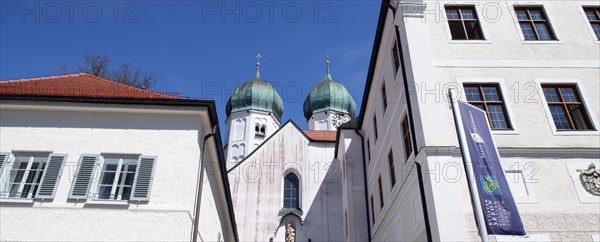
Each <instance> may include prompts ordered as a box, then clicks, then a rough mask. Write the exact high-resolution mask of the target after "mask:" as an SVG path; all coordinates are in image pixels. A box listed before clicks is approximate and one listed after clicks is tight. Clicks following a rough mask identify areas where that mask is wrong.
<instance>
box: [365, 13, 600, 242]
mask: <svg viewBox="0 0 600 242" xmlns="http://www.w3.org/2000/svg"><path fill="white" fill-rule="evenodd" d="M405 2H409V1H405ZM410 2H412V1H410ZM417 2H418V1H417ZM425 3H426V4H427V9H426V11H425V18H414V17H408V18H404V16H403V15H402V12H401V11H402V10H403V9H402V7H401V8H400V12H399V13H398V17H397V18H396V20H395V23H396V24H398V25H399V30H400V35H401V36H400V38H401V42H402V43H403V45H402V49H403V51H404V57H405V61H406V63H405V64H406V75H407V77H408V82H409V89H410V100H411V102H412V108H413V118H414V121H415V124H414V126H415V130H416V136H417V137H416V140H417V143H418V147H416V148H415V147H413V149H416V150H418V151H420V154H419V157H418V158H417V159H416V160H417V162H419V163H421V164H422V165H423V169H425V171H424V172H425V173H426V174H425V176H424V178H425V181H424V182H425V189H426V198H427V205H428V210H429V220H430V223H431V228H432V233H433V239H435V240H464V239H466V238H470V239H476V237H477V236H474V234H473V231H474V230H475V226H474V224H473V221H472V213H471V207H470V201H469V197H468V193H465V192H466V191H467V190H466V184H464V183H463V184H462V185H461V184H456V183H455V182H454V181H446V180H444V179H440V174H442V173H440V172H443V171H442V170H440V169H443V167H444V166H445V165H448V164H453V163H452V162H451V161H452V160H455V159H456V158H451V157H452V156H454V157H456V156H457V154H458V153H457V149H456V147H457V138H456V135H455V131H454V123H453V119H452V112H451V110H450V108H449V103H448V101H447V91H448V88H449V87H457V86H459V85H461V83H462V82H465V81H477V80H482V81H489V80H491V79H493V80H500V81H499V82H500V84H501V88H502V92H503V96H504V99H505V102H507V108H508V109H509V116H510V118H511V121H513V126H514V128H515V130H514V131H509V132H498V131H493V133H494V138H495V140H496V143H497V145H498V147H499V149H500V150H501V153H502V150H507V149H514V150H519V151H520V152H521V153H518V154H516V155H515V154H512V155H511V157H513V156H517V157H518V156H525V157H529V156H533V157H530V158H532V160H533V161H534V163H535V164H537V165H539V167H540V172H542V171H543V173H544V174H543V175H541V176H547V177H548V178H549V177H554V179H544V180H545V182H544V183H543V185H542V184H540V185H535V186H533V187H534V188H536V193H535V194H536V197H537V198H536V199H532V198H527V199H522V198H518V199H517V203H518V206H519V209H521V208H523V210H524V211H525V212H524V219H525V220H526V221H525V226H526V229H528V230H532V231H533V232H534V233H545V232H548V233H550V231H554V228H553V227H548V226H549V223H554V224H558V225H557V226H560V224H566V223H573V222H569V221H574V220H577V221H586V222H583V225H577V226H583V227H576V226H566V227H563V228H561V229H560V230H556V231H559V232H558V234H557V233H554V234H552V235H551V236H550V237H551V238H552V240H560V239H563V240H565V239H576V240H579V239H584V238H585V240H590V234H591V233H593V231H591V230H590V228H591V227H592V226H596V222H597V220H598V211H597V210H596V211H595V212H594V211H592V210H589V208H590V207H587V206H589V205H586V204H580V202H579V200H578V199H577V197H570V198H568V201H563V200H564V199H565V198H564V197H561V198H559V199H558V201H560V202H558V203H555V202H556V201H557V199H556V197H553V196H541V195H540V192H541V193H542V194H555V196H561V194H562V193H563V192H565V191H566V190H564V189H569V193H573V194H574V193H575V188H574V187H573V182H571V178H570V175H569V173H568V172H565V171H560V172H559V171H556V170H554V169H558V168H556V167H562V168H564V167H565V164H561V162H566V160H570V159H582V158H585V159H587V161H597V160H598V156H597V153H598V152H600V138H599V134H598V131H597V130H598V128H600V127H598V120H599V118H600V117H599V116H598V114H599V113H600V112H599V111H598V110H600V97H599V93H598V90H600V85H599V84H598V81H597V80H599V79H600V72H599V70H600V63H599V62H598V60H599V59H600V48H599V47H600V46H599V44H598V41H596V40H595V37H594V36H593V33H591V32H590V30H589V22H587V20H586V18H585V15H584V14H583V11H582V10H581V6H582V5H598V3H597V1H596V2H595V1H537V2H535V3H536V4H540V3H541V4H544V7H545V10H546V13H547V14H548V16H549V19H550V21H551V24H552V26H553V28H554V30H555V32H556V34H557V36H558V38H559V41H556V42H551V43H540V42H531V43H525V42H524V41H522V39H521V38H522V37H521V35H520V31H521V30H520V28H519V27H518V25H517V24H516V23H515V21H514V19H513V17H512V12H513V10H512V8H511V7H510V6H512V4H513V3H515V2H510V1H500V2H498V1H495V2H480V1H479V2H460V1H459V2H456V1H425ZM447 3H453V4H462V3H465V4H475V5H477V11H478V14H479V17H480V18H481V19H483V18H488V19H489V18H490V16H485V17H484V16H483V15H482V12H483V11H484V10H487V11H490V9H491V10H494V9H493V8H490V6H491V5H494V4H499V5H498V6H499V8H500V11H502V12H503V13H504V15H502V16H500V18H499V19H498V20H497V21H495V22H483V23H482V25H483V27H482V29H483V32H484V34H485V36H486V38H487V40H485V41H464V42H459V41H452V40H450V33H449V32H448V28H447V22H446V20H445V18H444V16H445V13H444V11H443V8H444V7H443V6H444V4H447ZM519 3H522V4H524V3H527V2H519ZM486 4H487V5H486ZM490 4H491V5H490ZM388 11H389V12H388V18H387V19H386V21H385V28H384V32H383V36H382V42H381V47H380V49H379V50H378V51H379V55H378V59H377V60H376V61H377V64H376V67H375V71H374V75H373V83H372V85H371V90H370V91H369V97H368V103H367V105H366V106H367V108H366V110H365V113H364V114H363V115H364V122H363V125H362V127H360V130H361V132H362V133H363V134H364V136H365V138H368V139H369V141H370V143H371V162H370V163H369V165H368V168H367V173H368V175H367V183H368V184H367V187H368V189H369V194H371V193H373V195H374V200H375V208H376V209H375V210H377V209H378V208H379V203H380V202H379V201H378V200H379V198H378V194H377V192H378V188H377V177H378V176H379V175H380V174H381V176H382V181H383V190H384V191H385V192H384V197H385V198H384V200H386V201H385V204H386V206H385V207H384V210H385V209H389V208H387V207H388V206H390V207H391V208H393V207H396V206H399V205H400V204H402V202H401V201H402V199H406V197H405V196H408V195H401V196H398V197H399V198H400V199H398V198H390V197H394V196H395V195H394V192H395V191H394V190H393V189H390V182H389V169H388V164H387V162H386V161H387V157H386V156H387V152H388V150H389V149H392V150H393V152H394V158H396V159H399V158H403V157H404V156H403V154H402V151H403V145H402V138H401V136H400V134H401V131H400V126H399V122H400V121H401V118H402V113H403V112H404V110H405V105H404V104H405V102H406V101H405V100H406V97H404V93H405V92H404V87H403V85H402V73H401V72H398V73H395V72H394V66H393V60H392V56H391V52H390V51H391V45H392V43H393V41H394V39H395V38H396V37H395V26H393V24H392V21H393V17H392V12H391V10H388ZM547 81H553V82H556V81H561V82H566V83H577V84H578V87H579V89H580V91H581V92H582V93H581V94H582V95H583V96H584V99H585V100H584V101H585V105H586V106H587V110H588V111H589V113H590V118H591V119H592V122H593V123H594V124H595V128H596V131H591V132H570V134H568V135H567V134H565V133H560V132H556V131H555V130H553V126H554V123H553V121H552V119H551V118H550V117H549V116H548V114H547V113H546V110H545V106H544V105H546V104H544V103H543V102H542V100H543V98H544V97H543V95H540V90H539V83H540V82H542V83H543V82H547ZM383 82H385V85H386V89H388V103H389V106H388V109H387V111H385V112H384V110H383V105H382V101H381V95H380V90H381V86H382V85H383ZM390 93H396V95H393V94H390ZM373 116H377V122H378V124H377V126H378V130H379V137H378V139H377V141H375V137H374V134H373V133H374V131H373V123H372V122H373ZM365 145H366V144H365ZM550 149H559V151H557V152H556V153H557V154H558V153H561V152H562V153H564V152H565V150H566V149H573V150H571V151H569V152H566V153H565V154H563V155H562V156H558V157H548V158H547V159H546V157H545V156H544V154H547V153H548V152H549V151H550ZM577 149H581V151H580V152H577ZM365 150H367V149H365ZM594 152H596V155H590V154H594ZM397 153H400V154H397ZM411 159H413V158H412V157H409V162H410V160H411ZM538 160H539V163H538V162H537V161H538ZM542 160H544V161H543V162H542ZM526 161H529V159H526ZM504 162H506V161H504V159H503V163H504ZM557 163H558V164H557ZM457 164H460V165H462V163H460V162H459V163H457ZM396 167H402V165H398V163H396ZM405 167H406V166H403V168H401V169H406V168H405ZM396 169H398V168H396ZM396 174H397V177H403V176H404V175H398V174H399V173H396ZM446 178H447V177H446ZM397 180H399V179H398V178H397ZM400 180H401V179H400ZM409 181H410V179H408V180H406V182H409ZM407 184H409V183H407ZM398 185H399V184H397V185H396V186H398ZM538 186H539V187H540V188H539V190H538V188H537V187H538ZM460 188H462V189H463V190H462V193H461V194H460V195H457V194H456V191H457V189H460ZM557 188H560V191H561V192H556V191H557V190H556V189H557ZM401 192H402V191H401ZM416 192H418V191H416ZM536 200H537V201H538V202H537V203H539V204H542V201H545V202H548V203H547V205H539V204H537V203H534V204H535V205H533V204H532V201H536ZM573 206H575V207H576V208H578V209H575V210H569V209H570V208H571V207H573ZM582 206H583V207H582ZM592 206H593V205H592ZM545 207H548V208H553V209H551V210H545V209H544V208H545ZM457 208H460V209H458V210H457ZM596 209H597V207H596ZM397 211H401V210H392V211H391V212H386V213H382V214H384V218H383V221H394V216H398V213H401V212H397ZM460 214H465V215H464V217H465V220H464V221H465V222H462V223H461V222H460V219H458V222H457V216H458V217H460ZM530 214H534V215H530ZM573 214H575V215H573ZM400 215H405V214H400ZM528 216H529V217H528ZM531 216H533V219H531V218H530V217H531ZM540 216H541V217H540ZM542 217H544V218H547V220H548V222H547V223H548V224H546V225H544V226H546V228H540V227H539V225H538V224H532V222H531V221H532V220H539V219H540V218H542ZM378 220H379V219H378V218H376V224H375V226H374V227H375V229H373V230H372V232H373V239H374V240H378V239H391V238H396V239H398V240H412V239H411V238H407V237H398V236H395V235H393V233H394V231H397V230H398V227H396V228H395V230H392V229H387V228H385V227H378V226H380V225H377V223H378V222H379V221H378ZM590 220H594V222H590V223H588V222H587V221H590ZM385 223H386V222H384V224H385ZM536 223H537V222H536ZM544 223H546V222H544ZM397 224H401V225H400V226H399V227H400V228H403V229H405V228H407V225H406V224H404V223H401V222H397ZM448 224H451V225H452V226H451V227H448V226H447V225H448ZM461 224H462V225H461ZM586 226H589V227H586ZM404 231H408V232H406V233H405V235H408V236H413V237H412V238H413V239H414V238H417V237H419V238H423V237H420V235H419V234H421V235H422V231H423V230H404ZM596 231H597V230H596ZM584 234H585V235H584ZM466 236H468V237H466Z"/></svg>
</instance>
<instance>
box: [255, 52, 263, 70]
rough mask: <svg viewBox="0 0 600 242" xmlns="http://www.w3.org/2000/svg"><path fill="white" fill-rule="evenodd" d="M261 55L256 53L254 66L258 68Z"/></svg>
mask: <svg viewBox="0 0 600 242" xmlns="http://www.w3.org/2000/svg"><path fill="white" fill-rule="evenodd" d="M261 58H262V56H261V55H260V54H258V55H256V68H257V69H258V68H260V59H261Z"/></svg>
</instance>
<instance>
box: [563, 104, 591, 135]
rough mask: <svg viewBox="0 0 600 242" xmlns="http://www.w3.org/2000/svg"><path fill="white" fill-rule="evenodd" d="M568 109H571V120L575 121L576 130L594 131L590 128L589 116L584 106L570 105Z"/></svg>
mask: <svg viewBox="0 0 600 242" xmlns="http://www.w3.org/2000/svg"><path fill="white" fill-rule="evenodd" d="M567 107H568V108H569V112H570V114H571V118H572V119H573V124H574V125H575V129H581V130H589V129H592V127H590V126H588V122H587V115H586V114H585V110H584V108H583V106H582V105H579V104H577V105H568V106H567Z"/></svg>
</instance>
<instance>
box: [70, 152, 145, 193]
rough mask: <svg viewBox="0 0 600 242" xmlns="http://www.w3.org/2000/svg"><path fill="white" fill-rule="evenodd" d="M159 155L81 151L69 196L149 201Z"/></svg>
mask: <svg viewBox="0 0 600 242" xmlns="http://www.w3.org/2000/svg"><path fill="white" fill-rule="evenodd" d="M155 167H156V157H154V156H138V155H116V154H107V155H82V156H81V159H80V161H79V165H78V166H77V173H76V176H75V178H74V180H73V184H72V188H71V192H70V193H69V199H76V200H87V199H92V200H99V201H141V202H145V201H149V199H150V191H151V189H152V180H153V178H154V169H155Z"/></svg>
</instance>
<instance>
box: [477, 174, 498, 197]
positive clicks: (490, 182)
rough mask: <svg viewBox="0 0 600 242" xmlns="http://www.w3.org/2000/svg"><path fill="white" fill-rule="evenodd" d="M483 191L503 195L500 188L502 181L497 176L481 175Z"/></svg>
mask: <svg viewBox="0 0 600 242" xmlns="http://www.w3.org/2000/svg"><path fill="white" fill-rule="evenodd" d="M479 181H481V186H482V187H483V191H485V193H487V194H490V195H502V191H501V190H500V183H498V180H496V176H479Z"/></svg>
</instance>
